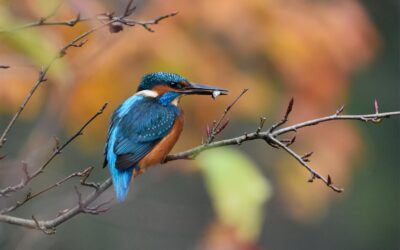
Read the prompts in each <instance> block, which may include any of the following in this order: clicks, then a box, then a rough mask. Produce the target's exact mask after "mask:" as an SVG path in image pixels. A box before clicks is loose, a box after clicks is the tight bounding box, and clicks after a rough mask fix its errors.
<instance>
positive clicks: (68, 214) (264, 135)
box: [0, 111, 400, 233]
mask: <svg viewBox="0 0 400 250" xmlns="http://www.w3.org/2000/svg"><path fill="white" fill-rule="evenodd" d="M392 116H400V111H395V112H385V113H374V114H366V115H339V114H337V113H335V114H334V115H331V116H326V117H322V118H318V119H314V120H311V121H306V122H302V123H298V124H295V125H292V126H288V127H284V128H281V129H276V130H275V131H273V132H270V129H269V130H267V131H265V132H259V131H255V132H253V133H249V134H245V135H242V136H238V137H234V138H230V139H226V140H220V141H216V142H212V143H209V144H203V145H200V146H198V147H195V148H192V149H190V150H187V151H184V152H181V153H177V154H173V155H169V156H168V157H167V159H166V162H168V161H174V160H179V159H191V158H193V157H194V156H196V155H198V154H199V153H201V152H203V151H205V150H209V149H212V148H216V147H223V146H228V145H240V144H241V143H243V142H246V141H251V140H257V139H260V140H264V141H266V142H268V143H269V144H271V143H275V144H276V145H278V147H280V148H283V149H284V150H285V151H286V152H288V153H289V154H290V155H291V156H293V157H295V158H296V160H298V161H299V162H300V163H301V164H302V165H303V166H304V167H306V168H307V166H308V164H307V163H306V162H308V161H309V157H310V156H311V154H312V153H307V154H305V155H304V156H302V157H301V156H299V155H298V154H296V153H294V151H292V150H291V149H290V148H288V146H286V145H285V144H283V143H282V142H281V141H280V140H278V139H277V138H276V137H277V136H279V135H282V134H286V133H288V132H292V131H296V130H298V129H301V128H304V127H307V126H313V125H317V124H319V123H323V122H328V121H332V120H358V121H363V122H374V123H376V122H375V121H376V120H378V119H384V118H389V117H392ZM273 126H274V125H273ZM309 171H310V172H311V173H314V174H318V173H317V172H316V171H315V170H313V169H312V168H310V167H309ZM316 178H318V179H319V180H322V181H323V182H324V183H325V184H326V185H328V186H329V187H330V188H332V189H333V190H335V189H337V190H335V191H341V189H340V188H337V187H336V186H334V185H333V183H332V179H331V177H330V176H329V175H328V177H327V178H324V177H322V176H320V177H318V176H317V175H313V176H312V177H311V178H310V180H309V181H310V182H311V181H313V180H314V179H316ZM111 185H112V180H111V178H108V179H106V180H105V181H104V182H102V183H101V184H100V185H99V187H98V189H95V190H93V191H92V192H91V193H90V194H89V195H88V196H87V197H86V198H83V197H80V201H79V202H78V203H79V204H77V205H76V206H75V207H73V208H71V209H66V210H63V212H62V213H60V214H59V215H58V216H57V217H56V218H54V219H50V220H42V221H38V220H34V219H24V218H20V217H16V216H11V215H6V214H0V221H2V222H5V223H10V224H14V225H19V226H23V227H27V228H33V229H38V230H41V231H43V232H44V233H49V232H51V233H53V232H55V228H56V227H57V226H58V225H60V224H62V223H63V222H65V221H68V220H69V219H71V218H73V217H75V216H76V215H78V214H80V213H85V211H84V210H85V208H87V207H88V206H89V205H90V204H91V203H92V202H93V201H95V200H96V199H97V198H98V197H99V196H100V195H101V194H102V193H103V192H104V191H106V190H107V189H108V188H109V187H111ZM86 212H87V211H86ZM89 213H90V212H89ZM90 214H93V213H90Z"/></svg>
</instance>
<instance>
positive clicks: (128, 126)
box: [103, 72, 228, 202]
mask: <svg viewBox="0 0 400 250" xmlns="http://www.w3.org/2000/svg"><path fill="white" fill-rule="evenodd" d="M226 94H228V90H226V89H221V88H216V87H212V86H207V85H203V84H197V83H193V82H190V81H188V80H187V79H186V78H184V77H183V76H180V75H178V74H175V73H169V72H154V73H150V74H146V75H144V76H143V77H142V80H141V82H140V84H139V86H138V88H137V91H136V93H135V94H134V95H132V96H131V97H129V98H127V99H126V100H125V101H124V102H123V103H122V104H121V105H119V107H118V108H117V109H116V110H115V111H114V112H113V114H112V116H111V120H110V126H109V129H108V136H107V140H106V143H105V149H104V163H103V168H104V167H106V166H107V165H108V169H109V172H110V175H111V178H112V181H113V186H114V191H115V196H116V198H117V201H118V202H122V201H124V200H125V199H126V197H127V195H128V191H129V186H130V182H131V180H132V179H134V178H135V177H136V176H137V175H138V174H141V173H143V172H144V170H145V169H146V168H148V167H150V166H154V165H156V164H159V163H162V162H164V160H165V158H166V156H167V155H168V153H169V152H170V151H171V150H172V148H173V146H174V145H175V143H176V142H177V140H178V138H179V136H180V134H181V132H182V130H183V123H184V114H183V111H182V108H181V107H180V105H179V103H180V99H181V97H182V96H186V95H211V96H212V97H213V99H215V97H216V96H218V95H226Z"/></svg>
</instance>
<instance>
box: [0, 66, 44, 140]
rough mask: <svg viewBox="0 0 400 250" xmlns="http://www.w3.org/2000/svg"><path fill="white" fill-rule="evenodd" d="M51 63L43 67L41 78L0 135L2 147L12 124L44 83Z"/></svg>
mask: <svg viewBox="0 0 400 250" xmlns="http://www.w3.org/2000/svg"><path fill="white" fill-rule="evenodd" d="M50 66H51V64H49V65H47V66H46V67H44V68H43V67H42V69H41V70H40V72H39V78H38V79H37V80H36V82H35V84H34V85H33V87H32V89H31V90H30V91H29V92H28V94H27V96H26V97H25V99H24V101H23V102H22V104H21V105H20V106H19V108H18V110H17V112H16V113H15V114H14V116H13V117H12V118H11V120H10V122H9V123H8V125H7V127H6V128H5V130H4V131H3V133H2V135H1V136H0V148H2V147H3V145H4V144H5V143H6V141H7V138H6V136H7V134H8V132H10V129H11V128H12V126H13V125H14V123H15V121H16V120H17V118H18V117H19V116H20V114H21V113H22V111H23V110H24V109H25V107H26V105H27V104H28V102H29V100H30V99H31V97H32V96H33V94H34V93H35V91H36V89H37V88H38V87H39V86H40V84H42V82H44V81H46V73H47V71H48V70H49V68H50Z"/></svg>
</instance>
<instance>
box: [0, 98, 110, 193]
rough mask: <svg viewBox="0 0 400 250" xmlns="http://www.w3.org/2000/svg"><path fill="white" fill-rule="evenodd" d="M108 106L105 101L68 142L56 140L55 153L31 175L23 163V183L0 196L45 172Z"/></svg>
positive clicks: (21, 186)
mask: <svg viewBox="0 0 400 250" xmlns="http://www.w3.org/2000/svg"><path fill="white" fill-rule="evenodd" d="M106 107H107V103H105V104H104V105H103V106H102V107H101V108H100V110H99V111H97V113H96V114H94V115H93V116H92V117H91V118H90V119H89V120H88V121H86V122H85V124H83V126H82V127H81V128H80V129H79V130H78V131H77V132H76V133H75V134H74V135H73V136H71V137H70V138H69V139H68V140H67V141H66V142H64V143H63V144H62V145H61V146H59V145H58V141H57V142H56V147H55V149H54V151H53V153H52V154H51V155H50V157H49V158H48V159H47V161H46V162H45V163H44V164H43V165H42V166H40V167H39V168H38V169H37V170H36V171H35V172H34V173H32V174H31V175H30V174H29V173H28V171H27V167H26V164H23V169H24V173H25V179H24V180H22V181H21V183H19V184H17V185H15V186H9V187H6V188H4V189H2V190H0V197H2V196H7V195H8V194H10V193H12V192H16V191H18V190H20V189H22V188H24V187H25V186H26V185H27V184H28V183H29V182H30V181H31V180H32V179H33V178H35V177H36V176H38V175H39V174H41V173H43V171H44V169H45V168H46V167H47V166H48V165H49V164H50V162H51V161H53V160H54V158H55V157H56V156H57V155H59V154H61V152H62V150H63V149H64V148H65V147H67V146H68V145H69V144H70V143H71V142H72V141H74V140H75V139H76V138H77V137H79V136H81V135H83V131H84V130H85V128H86V127H87V126H88V125H89V124H90V123H91V122H92V121H93V120H94V119H96V118H97V117H98V116H99V115H101V114H102V113H103V112H104V109H105V108H106Z"/></svg>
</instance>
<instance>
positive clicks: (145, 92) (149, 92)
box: [135, 89, 158, 98]
mask: <svg viewBox="0 0 400 250" xmlns="http://www.w3.org/2000/svg"><path fill="white" fill-rule="evenodd" d="M135 95H141V96H146V97H152V98H156V97H157V96H158V93H157V92H156V91H153V90H148V89H146V90H142V91H139V92H137V93H136V94H135Z"/></svg>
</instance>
